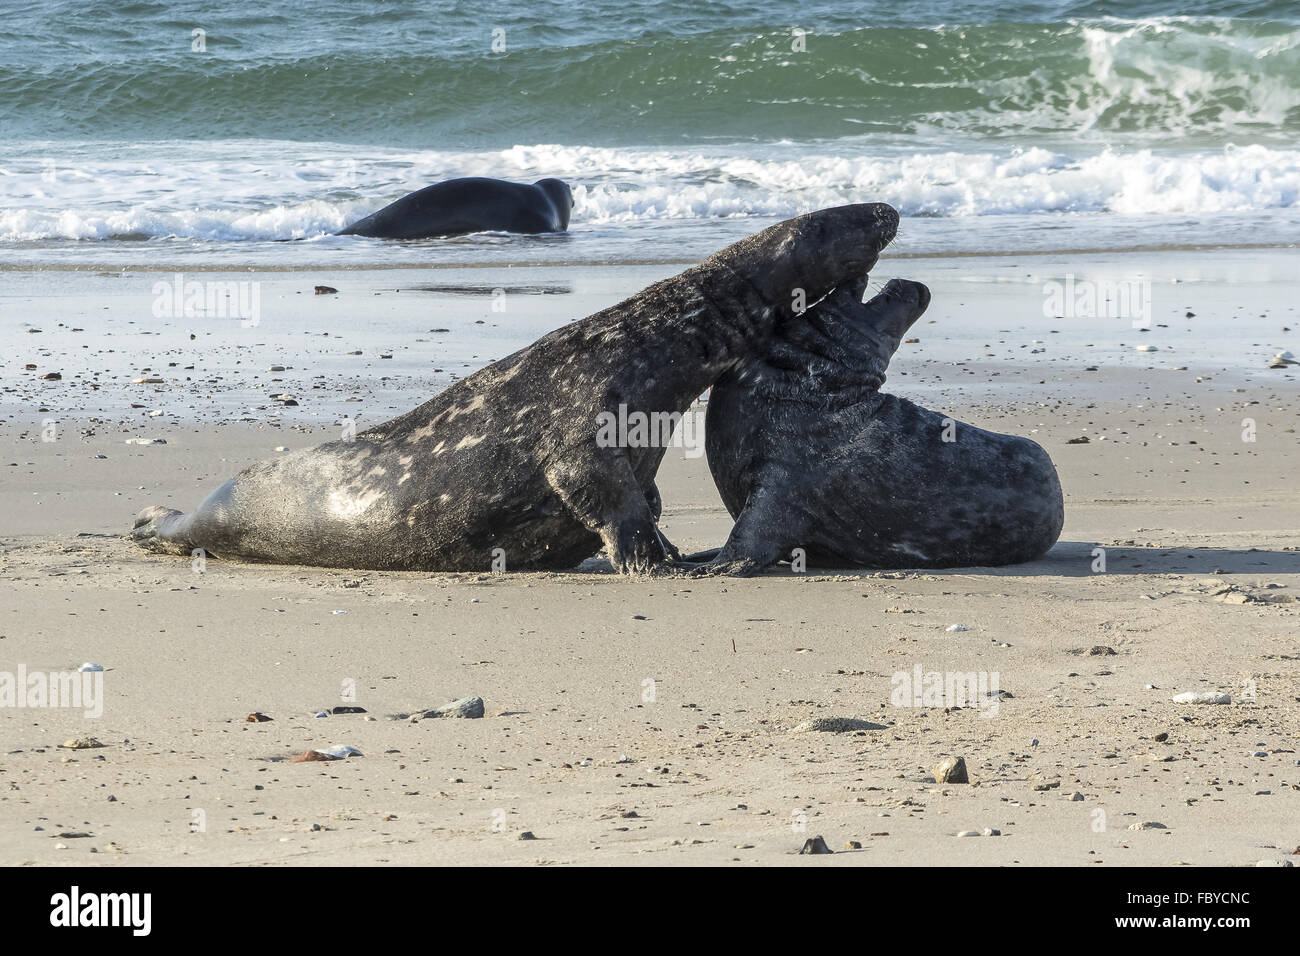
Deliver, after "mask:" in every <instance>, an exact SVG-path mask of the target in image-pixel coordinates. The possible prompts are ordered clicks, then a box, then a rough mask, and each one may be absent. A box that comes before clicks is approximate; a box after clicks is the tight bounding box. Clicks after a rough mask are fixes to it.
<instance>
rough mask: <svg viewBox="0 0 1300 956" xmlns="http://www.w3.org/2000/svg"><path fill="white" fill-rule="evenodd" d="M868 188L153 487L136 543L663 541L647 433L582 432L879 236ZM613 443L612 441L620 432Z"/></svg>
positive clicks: (455, 549) (850, 271)
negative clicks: (408, 398) (291, 442)
mask: <svg viewBox="0 0 1300 956" xmlns="http://www.w3.org/2000/svg"><path fill="white" fill-rule="evenodd" d="M897 227H898V214H897V213H896V212H895V211H894V210H893V209H891V208H890V207H889V206H886V205H883V204H857V205H850V206H839V207H835V208H832V209H825V210H821V211H819V212H815V213H810V214H808V215H805V216H800V217H798V218H795V219H790V220H787V221H785V222H783V223H779V224H777V225H775V226H771V227H769V228H768V229H765V230H763V231H762V232H759V233H757V234H756V235H753V236H750V237H749V238H747V239H744V240H741V241H740V242H738V243H735V244H734V245H731V246H728V247H727V248H725V249H723V250H722V251H721V252H718V253H716V254H715V255H713V256H711V257H709V258H708V259H706V260H704V262H702V263H701V264H700V265H698V266H696V267H694V268H692V269H688V270H687V271H685V272H683V273H681V274H680V275H677V276H674V277H672V278H669V279H665V280H663V281H661V282H658V283H656V284H654V285H652V286H650V287H648V288H646V289H644V290H642V291H641V292H640V293H638V294H637V295H635V296H633V297H632V298H630V299H626V300H624V301H623V302H620V303H619V304H617V305H614V306H611V307H610V308H608V309H605V310H603V311H601V312H598V313H596V314H595V315H591V316H588V317H587V318H585V319H582V320H580V321H577V322H573V323H570V324H568V325H565V326H563V327H561V328H559V329H556V330H555V331H553V332H551V333H549V334H547V335H545V336H543V337H542V338H540V339H538V340H537V341H536V342H534V343H533V344H532V345H529V346H527V347H526V348H524V349H521V350H520V351H518V352H516V353H514V354H513V355H510V356H508V357H507V358H504V359H502V360H501V361H499V362H496V363H494V364H492V365H489V366H488V367H486V368H484V369H482V370H480V371H479V372H476V373H475V374H474V375H471V376H470V377H469V378H466V379H465V380H464V381H461V382H457V383H456V384H454V385H452V386H451V387H449V388H447V389H446V390H445V391H443V392H441V393H440V394H438V395H436V396H435V397H434V398H432V399H430V400H429V401H427V402H425V403H424V404H423V405H421V406H419V407H418V408H416V409H414V410H413V411H410V412H408V413H406V414H405V415H402V416H400V417H398V418H395V419H393V420H391V421H388V422H385V423H384V424H382V425H379V426H377V427H376V428H374V429H371V430H370V431H367V432H365V433H363V434H358V435H356V437H355V439H353V440H351V441H334V442H329V443H327V444H324V445H319V446H317V447H315V448H309V449H304V450H301V451H296V452H292V453H289V454H286V455H283V456H281V457H279V458H275V459H272V460H269V461H264V462H261V463H259V464H255V465H252V466H250V467H249V468H247V469H245V470H244V471H243V472H242V473H240V474H239V475H237V476H236V477H234V478H232V479H231V480H229V481H227V482H226V483H225V484H224V485H222V486H221V487H220V488H218V489H217V490H216V491H214V492H213V493H212V494H211V495H210V496H209V497H208V498H207V499H206V500H205V501H204V502H203V503H202V504H201V505H200V506H199V508H198V510H196V511H195V512H193V513H192V514H182V513H180V512H178V511H175V510H172V509H169V508H164V507H160V506H154V507H151V508H146V509H145V510H144V511H142V512H141V513H140V515H139V516H138V517H137V519H136V524H135V528H134V530H133V531H132V533H131V534H132V537H133V538H134V539H135V540H136V541H137V542H139V543H140V544H141V545H143V546H144V547H146V548H150V549H152V550H155V551H163V552H171V553H180V554H189V553H191V552H192V551H194V550H196V549H203V550H204V551H206V552H207V553H209V554H211V555H213V556H215V557H218V558H231V559H241V560H246V561H263V562H274V563H280V564H306V565H318V566H327V567H348V568H371V569H390V570H420V571H451V570H488V569H489V568H490V567H491V565H492V560H493V557H494V555H495V553H496V552H498V549H499V551H500V552H501V554H502V557H503V558H504V562H505V566H506V569H507V570H526V569H562V568H570V567H573V566H575V565H577V564H579V563H580V562H582V561H583V560H585V559H586V558H588V557H590V556H592V555H593V554H595V553H596V552H597V550H598V549H599V548H600V547H601V546H602V544H603V545H604V548H605V550H606V552H607V553H608V555H609V557H610V561H611V563H612V564H613V565H614V567H615V568H616V569H618V570H620V571H626V572H645V571H648V570H652V569H655V568H657V567H660V566H662V565H664V564H665V563H666V562H668V561H669V560H670V559H672V558H674V557H676V552H675V550H674V549H672V547H671V545H669V544H668V543H667V542H666V540H664V539H663V538H662V536H661V535H660V534H659V532H658V528H657V526H656V522H657V520H658V517H659V512H660V498H659V493H658V490H657V489H656V488H655V484H654V477H655V473H656V472H657V470H658V468H659V463H660V460H661V459H662V457H663V454H664V451H665V448H664V446H663V445H662V444H649V445H647V444H643V443H638V444H636V445H633V446H631V447H620V446H619V445H618V444H617V443H610V442H602V441H601V440H600V435H601V432H602V422H605V421H607V420H608V419H609V418H610V417H611V416H614V415H621V416H630V415H642V416H645V417H647V418H649V417H651V416H653V415H659V414H669V415H671V414H677V415H678V416H679V417H680V415H681V414H682V413H683V412H685V411H686V410H687V409H688V408H689V407H690V405H691V403H692V401H693V400H694V399H695V398H696V397H697V396H698V395H700V394H701V393H702V392H703V391H704V390H705V389H707V388H708V387H709V386H710V385H712V384H713V382H715V381H716V380H717V379H718V378H719V377H720V376H721V375H723V374H724V373H725V372H726V371H727V370H728V369H731V368H732V367H734V366H736V365H737V364H739V363H740V362H742V361H743V360H744V359H745V358H746V357H748V356H749V355H750V354H751V353H753V352H755V351H759V350H761V349H763V347H764V346H765V344H766V342H767V340H768V338H769V337H770V335H771V331H772V327H773V325H774V324H775V322H776V320H777V317H778V315H779V314H781V313H788V312H789V311H790V310H791V304H792V301H794V298H793V293H794V291H795V290H797V289H803V290H805V292H806V294H807V295H808V296H810V297H812V298H817V297H820V296H822V295H825V294H826V293H827V292H829V291H830V290H831V289H833V288H834V287H835V286H837V285H839V284H841V283H843V282H845V281H847V280H848V279H849V278H850V277H851V276H854V275H861V274H862V273H863V272H864V271H866V270H867V269H869V268H870V267H871V265H872V264H873V263H874V262H875V260H876V257H877V255H878V254H879V252H880V250H881V249H882V248H883V247H884V246H885V245H886V244H887V243H888V242H889V240H890V239H892V238H893V236H894V232H895V231H896V229H897ZM625 444H626V443H625Z"/></svg>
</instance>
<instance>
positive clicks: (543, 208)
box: [335, 177, 573, 239]
mask: <svg viewBox="0 0 1300 956" xmlns="http://www.w3.org/2000/svg"><path fill="white" fill-rule="evenodd" d="M572 211H573V191H572V190H571V189H570V188H569V185H568V183H565V182H564V181H563V180H559V179H542V180H538V181H537V182H535V183H533V184H531V185H529V184H528V183H510V182H506V181H504V180H501V179H484V178H482V177H469V178H465V179H448V180H446V181H444V182H441V183H434V184H433V185H432V186H426V187H424V188H423V189H418V190H416V191H415V192H413V193H408V194H407V195H405V196H403V197H402V198H401V199H398V200H396V201H395V202H391V203H389V204H388V205H387V206H385V207H384V208H383V209H381V210H379V211H378V212H374V213H371V214H370V215H369V216H366V217H365V218H364V219H359V220H357V221H356V222H354V223H353V224H352V225H350V226H348V227H347V228H346V229H341V230H339V231H338V232H337V233H335V235H338V236H370V237H372V238H376V239H431V238H435V237H440V236H460V235H464V234H466V233H471V232H519V233H542V232H564V231H565V230H566V229H568V228H569V214H570V213H571V212H572Z"/></svg>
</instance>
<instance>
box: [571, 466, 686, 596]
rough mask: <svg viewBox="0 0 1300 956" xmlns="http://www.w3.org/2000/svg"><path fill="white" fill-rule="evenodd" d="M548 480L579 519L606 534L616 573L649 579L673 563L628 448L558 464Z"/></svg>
mask: <svg viewBox="0 0 1300 956" xmlns="http://www.w3.org/2000/svg"><path fill="white" fill-rule="evenodd" d="M546 480H547V483H549V484H550V486H551V488H552V489H553V490H554V491H555V493H556V494H557V495H559V497H560V500H561V501H562V502H563V503H564V506H565V507H566V508H568V509H569V511H570V512H571V513H572V514H573V517H574V518H576V519H577V520H578V521H579V522H580V523H581V524H582V525H583V526H584V527H586V528H587V529H589V530H591V531H594V532H595V533H596V534H598V535H600V538H601V540H602V541H603V542H604V543H605V550H606V552H607V553H608V554H609V561H610V564H612V565H613V566H614V570H615V571H622V572H624V573H626V574H645V573H648V572H650V571H651V570H653V569H654V568H656V567H657V566H661V565H663V564H664V563H665V562H666V561H667V560H668V556H669V554H668V548H670V547H671V545H668V544H667V540H666V539H665V538H664V537H663V536H662V535H661V534H660V533H659V529H658V528H657V527H656V526H655V517H654V512H653V510H652V509H651V504H650V501H649V500H648V497H647V492H646V490H645V489H643V488H642V487H641V485H640V484H639V483H638V482H637V480H636V475H635V474H634V473H633V471H632V466H631V463H630V462H629V461H628V459H627V453H626V452H625V451H624V450H623V449H620V448H592V449H591V450H590V451H589V452H588V453H586V454H583V455H580V456H578V457H577V458H575V459H573V460H570V461H561V462H557V463H555V464H553V465H551V466H550V467H548V468H547V469H546ZM656 494H657V492H656ZM674 550H676V549H674Z"/></svg>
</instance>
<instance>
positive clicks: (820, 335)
mask: <svg viewBox="0 0 1300 956" xmlns="http://www.w3.org/2000/svg"><path fill="white" fill-rule="evenodd" d="M865 288H866V280H865V279H861V280H859V281H857V282H852V283H849V284H847V285H844V286H841V287H840V288H838V289H836V290H835V291H834V292H833V293H831V294H830V295H828V296H827V297H826V298H824V299H823V300H822V301H820V302H818V303H816V304H815V305H813V306H812V307H811V308H809V309H808V310H807V311H805V312H804V313H803V314H801V315H797V316H794V317H792V318H789V319H784V320H782V321H781V322H779V323H778V325H777V327H776V329H775V331H774V334H773V337H772V339H771V341H770V343H769V345H768V350H767V352H766V353H764V354H760V355H758V356H756V357H753V358H751V359H749V360H748V361H747V362H744V363H742V364H740V365H739V366H737V367H736V368H734V369H733V370H731V371H729V372H728V373H727V374H725V375H724V376H723V377H722V378H721V379H720V380H719V381H718V382H717V384H715V385H714V386H713V392H712V394H711V396H710V399H709V410H708V415H707V418H706V419H705V448H706V450H707V452H708V460H709V468H710V469H711V470H712V472H713V478H714V481H715V482H716V483H717V486H718V491H719V492H720V494H721V495H722V500H723V502H724V503H725V504H726V506H727V510H728V511H729V512H730V513H731V515H732V516H733V517H734V518H735V519H736V523H735V526H734V527H733V529H732V532H731V535H730V537H729V538H728V539H727V543H726V545H725V546H724V547H723V548H722V549H721V550H720V551H719V552H717V553H716V555H715V556H714V557H713V562H712V564H710V565H705V566H704V567H703V568H701V569H700V570H701V571H703V572H705V573H731V574H741V575H743V574H748V573H753V572H755V571H757V570H758V569H761V568H763V567H766V566H768V565H771V564H774V563H776V562H777V561H779V560H782V559H788V558H789V557H790V555H791V553H792V552H793V550H794V549H795V548H802V549H804V553H805V556H806V558H807V561H808V563H809V564H818V565H821V566H824V567H825V566H830V567H838V566H843V565H846V564H848V565H863V566H866V567H869V568H904V567H906V568H947V567H968V566H975V565H1003V564H1014V563H1017V562H1021V561H1029V560H1032V559H1034V558H1037V557H1039V556H1040V555H1042V554H1044V553H1045V552H1046V551H1047V550H1048V549H1049V548H1051V546H1052V545H1053V544H1054V543H1055V542H1056V539H1057V537H1058V536H1059V535H1060V533H1061V525H1062V522H1063V520H1064V504H1063V500H1062V495H1061V483H1060V481H1059V479H1058V478H1057V474H1056V468H1055V467H1054V466H1053V464H1052V460H1051V458H1049V457H1048V454H1047V452H1046V451H1044V450H1043V448H1042V447H1041V446H1039V445H1038V444H1037V443H1036V442H1033V441H1030V440H1029V439H1027V438H1019V437H1016V436H1014V435H1000V434H997V433H994V432H989V431H985V430H984V429H982V428H976V427H974V426H973V425H967V424H964V423H962V422H957V421H954V420H953V419H951V418H948V417H946V416H944V415H942V414H940V413H939V412H933V411H929V410H928V409H924V408H920V407H918V406H917V405H914V404H912V403H911V402H909V401H907V400H906V399H903V398H898V397H896V396H894V395H888V394H885V393H882V392H881V391H880V387H881V385H883V384H884V381H885V368H886V366H887V365H888V364H889V360H890V358H891V357H892V356H893V354H894V351H895V350H896V349H897V348H898V345H899V343H900V342H901V341H902V338H903V335H904V334H905V333H906V331H907V329H908V328H909V327H910V326H911V325H912V323H913V322H915V321H916V319H917V318H919V317H920V315H921V313H922V312H924V311H925V308H926V306H927V305H928V304H929V302H930V292H929V290H928V289H927V288H926V287H925V286H923V285H921V284H920V283H918V282H905V281H902V280H894V281H892V282H890V283H888V284H887V285H886V286H885V288H884V290H883V291H882V292H881V293H880V294H879V295H877V296H875V297H874V298H872V299H871V300H870V301H869V302H867V303H865V304H864V303H863V302H862V298H863V293H864V290H865ZM693 557H696V558H700V557H707V555H699V556H693Z"/></svg>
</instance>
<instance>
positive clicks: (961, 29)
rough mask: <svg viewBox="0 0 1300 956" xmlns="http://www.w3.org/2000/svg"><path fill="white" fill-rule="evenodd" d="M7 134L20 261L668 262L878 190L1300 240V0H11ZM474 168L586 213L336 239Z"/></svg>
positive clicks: (931, 212) (1098, 242) (939, 225)
mask: <svg viewBox="0 0 1300 956" xmlns="http://www.w3.org/2000/svg"><path fill="white" fill-rule="evenodd" d="M232 6H233V5H232ZM0 134H3V135H0V269H4V268H6V267H8V268H11V269H12V268H23V269H25V268H31V267H33V266H49V265H56V266H57V265H66V266H88V265H103V266H110V267H111V266H131V267H136V268H147V267H155V266H160V267H172V266H177V267H184V268H196V267H199V266H211V267H218V266H220V267H242V266H250V267H254V268H262V269H270V268H285V267H289V268H292V267H299V266H314V265H330V266H355V267H358V268H359V267H363V266H375V265H412V266H415V265H419V266H429V265H441V264H447V265H473V264H480V263H490V264H504V263H521V264H523V263H551V262H556V263H558V262H563V263H620V262H623V263H667V262H677V261H689V260H693V259H696V258H699V257H700V256H703V255H705V254H707V253H709V252H711V251H714V250H716V249H717V248H719V247H720V246H722V245H724V244H725V243H727V242H730V241H733V240H734V239H737V238H740V237H741V236H743V235H746V234H749V233H751V232H753V231H756V230H757V229H759V228H761V227H763V226H765V225H768V224H769V223H771V222H774V221H777V220H779V219H782V218H786V217H788V216H792V215H796V214H798V213H802V212H807V211H810V210H813V209H817V208H819V207H822V206H827V205H833V204H837V203H844V202H855V201H876V200H879V201H885V202H889V203H892V204H893V205H894V206H896V207H897V208H898V209H899V210H900V212H901V213H902V214H903V216H904V217H905V218H904V222H903V225H902V228H901V230H900V236H899V240H898V242H897V243H896V245H895V247H894V248H893V252H894V254H902V255H935V254H949V253H978V252H1008V251H1049V250H1068V249H1123V248H1131V247H1139V248H1152V247H1158V248H1166V247H1179V246H1204V245H1222V244H1227V245H1253V244H1263V245H1287V244H1293V243H1294V242H1295V239H1296V236H1297V226H1298V225H1300V4H1297V3H1294V2H1288V3H1282V2H1278V0H1264V2H1248V0H1217V2H1209V0H1200V2H1185V3H1167V2H1140V0H1139V2H1132V3H1099V2H1092V3H1073V2H1070V3H1067V2H1046V0H1045V2H1016V0H1010V2H1001V3H994V2H989V0H965V2H958V3H951V4H946V5H944V4H925V5H915V6H912V5H904V4H897V3H884V2H864V3H833V2H813V3H802V4H799V5H797V6H796V5H791V4H788V3H776V2H773V0H747V2H744V3H730V2H724V3H710V4H699V3H695V2H684V0H666V2H630V3H582V2H563V3H555V2H530V3H527V4H507V3H499V2H493V0H476V2H473V3H470V2H432V3H429V2H424V3H422V2H416V0H346V2H345V0H266V2H263V3H260V4H257V5H255V6H254V5H248V6H245V8H244V12H235V11H228V12H222V11H220V10H215V9H213V8H212V5H211V4H208V3H201V2H195V0H181V2H175V0H169V2H144V0H134V2H132V0H79V2H72V0H45V2H33V0H7V2H6V4H5V5H4V7H3V10H0ZM467 175H486V176H499V177H503V178H508V179H514V180H520V181H532V180H535V179H540V178H543V177H547V176H556V177H560V178H563V179H565V180H567V181H568V182H570V183H571V184H572V185H573V187H574V193H575V197H576V208H575V210H574V216H573V220H572V223H571V228H570V232H569V233H568V234H566V235H561V236H547V237H515V236H504V235H491V234H485V235H478V236H470V237H462V238H458V239H451V240H430V241H426V242H414V243H392V242H384V241H380V240H371V239H364V238H356V237H335V236H332V235H331V233H332V232H333V231H335V230H337V229H339V228H341V227H342V226H344V225H345V224H347V223H349V222H351V221H353V220H355V219H357V218H360V217H361V216H363V215H366V214H367V213H369V212H372V211H374V210H375V209H377V208H379V207H380V206H382V205H384V204H386V203H388V202H390V201H392V200H393V199H396V198H398V197H399V196H401V195H403V194H405V193H406V192H409V191H411V190H414V189H418V188H420V187H422V186H425V185H427V184H429V183H431V182H436V181H438V180H441V179H446V178H449V177H453V176H467Z"/></svg>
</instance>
